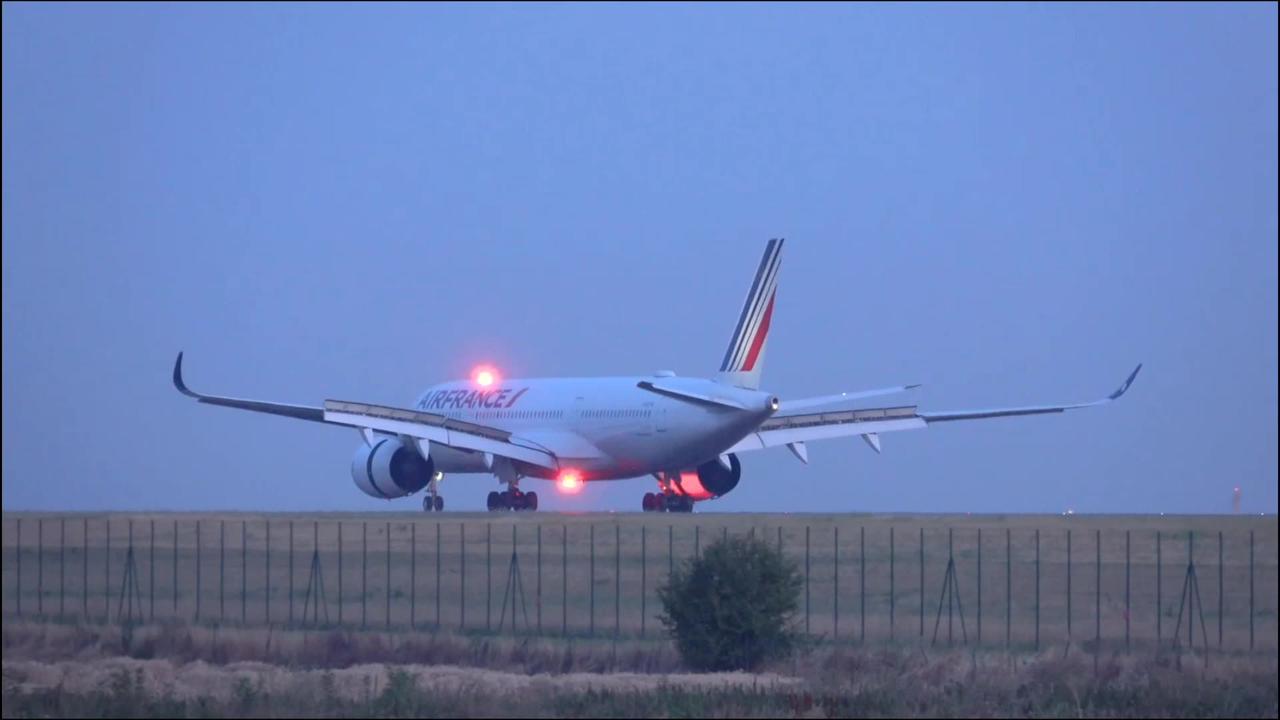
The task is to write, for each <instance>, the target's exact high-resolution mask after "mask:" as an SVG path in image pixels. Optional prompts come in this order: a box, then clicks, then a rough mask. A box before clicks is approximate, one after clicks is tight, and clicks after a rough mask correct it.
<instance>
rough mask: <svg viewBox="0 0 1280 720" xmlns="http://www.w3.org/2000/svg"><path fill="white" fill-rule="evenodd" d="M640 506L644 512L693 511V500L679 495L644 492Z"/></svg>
mask: <svg viewBox="0 0 1280 720" xmlns="http://www.w3.org/2000/svg"><path fill="white" fill-rule="evenodd" d="M641 507H643V508H644V511H645V512H693V501H692V500H690V499H689V498H687V497H682V496H680V495H667V494H665V493H645V494H644V499H643V501H641Z"/></svg>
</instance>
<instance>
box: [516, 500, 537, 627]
mask: <svg viewBox="0 0 1280 720" xmlns="http://www.w3.org/2000/svg"><path fill="white" fill-rule="evenodd" d="M537 527H538V530H537V533H536V535H537V538H538V572H537V577H538V590H537V602H536V603H535V605H536V606H537V611H538V634H542V525H541V524H539V525H538V526H537ZM512 625H513V626H514V625H515V623H512Z"/></svg>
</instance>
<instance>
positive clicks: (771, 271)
mask: <svg viewBox="0 0 1280 720" xmlns="http://www.w3.org/2000/svg"><path fill="white" fill-rule="evenodd" d="M782 242H783V241H782V239H780V238H774V239H772V240H770V241H769V244H768V246H766V247H765V250H764V257H762V258H760V267H759V268H758V269H757V270H756V278H755V281H754V282H753V283H752V284H751V292H750V293H748V294H747V300H746V302H745V303H744V304H743V306H742V315H741V316H740V317H739V318H738V327H737V329H736V330H734V332H733V338H732V339H730V340H729V348H728V349H727V350H725V353H724V360H723V362H721V363H720V372H722V373H733V372H747V373H749V372H752V371H753V370H755V367H756V363H757V362H758V361H759V360H760V357H761V355H762V353H763V351H764V344H765V340H766V339H768V336H769V321H770V319H772V317H773V300H774V294H775V293H776V292H777V290H778V268H779V267H780V266H781V265H782Z"/></svg>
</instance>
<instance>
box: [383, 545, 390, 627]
mask: <svg viewBox="0 0 1280 720" xmlns="http://www.w3.org/2000/svg"><path fill="white" fill-rule="evenodd" d="M384 615H385V616H384V617H383V623H384V626H385V627H386V628H387V629H388V630H390V629H391V521H390V520H388V521H387V608H386V612H385V614H384Z"/></svg>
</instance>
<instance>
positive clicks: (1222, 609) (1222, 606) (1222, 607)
mask: <svg viewBox="0 0 1280 720" xmlns="http://www.w3.org/2000/svg"><path fill="white" fill-rule="evenodd" d="M1225 614H1226V602H1225V600H1224V598H1223V595H1222V531H1221V530H1219V531H1218V649H1219V650H1221V649H1222V616H1223V615H1225Z"/></svg>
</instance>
